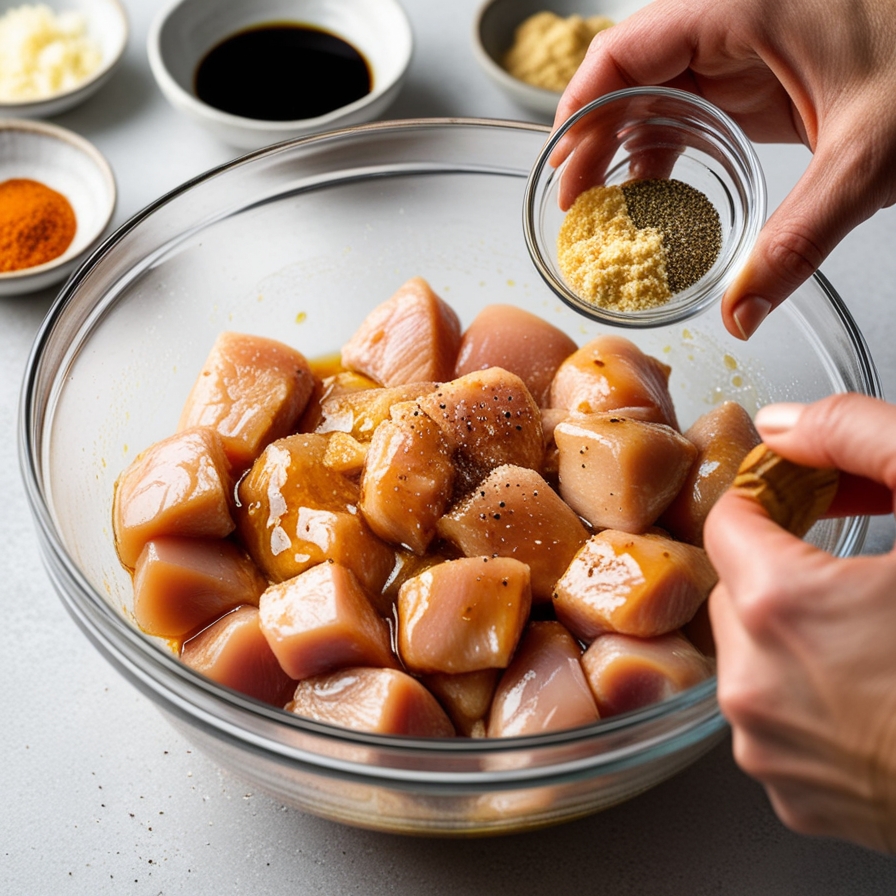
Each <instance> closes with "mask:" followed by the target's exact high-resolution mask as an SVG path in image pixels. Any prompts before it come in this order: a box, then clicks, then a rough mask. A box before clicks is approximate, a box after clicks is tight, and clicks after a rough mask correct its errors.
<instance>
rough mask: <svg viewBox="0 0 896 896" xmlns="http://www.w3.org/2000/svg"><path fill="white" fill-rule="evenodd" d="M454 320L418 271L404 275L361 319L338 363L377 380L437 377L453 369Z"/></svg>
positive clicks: (396, 383) (391, 381)
mask: <svg viewBox="0 0 896 896" xmlns="http://www.w3.org/2000/svg"><path fill="white" fill-rule="evenodd" d="M460 337H461V329H460V320H459V319H458V317H457V314H456V313H455V312H454V310H453V309H452V308H451V307H450V306H449V305H448V304H447V303H446V302H444V301H443V300H442V299H440V298H439V297H438V296H437V295H436V294H435V293H434V292H433V291H432V288H431V287H430V285H429V284H428V283H427V282H426V280H424V279H423V278H422V277H413V278H412V279H410V280H408V281H407V283H405V284H404V285H403V286H402V287H401V288H400V289H399V290H398V291H397V292H396V293H395V294H394V295H393V296H392V297H391V298H390V299H388V300H387V301H385V302H383V303H382V304H381V305H378V306H377V307H376V308H374V309H373V311H371V312H370V314H368V315H367V317H366V318H365V319H364V321H363V323H362V324H361V326H360V328H359V329H358V331H357V332H356V333H355V334H354V335H353V336H352V337H351V339H349V341H348V342H346V343H345V345H343V347H342V363H343V365H344V366H345V367H347V368H348V369H349V370H355V371H357V372H359V373H363V374H364V375H365V376H369V377H370V378H371V379H374V380H376V381H377V382H378V383H380V384H382V385H383V386H399V385H401V384H403V383H414V382H419V381H423V380H432V381H434V382H443V381H444V380H447V379H450V378H451V377H452V375H453V373H454V362H455V360H456V359H457V350H458V348H459V347H460Z"/></svg>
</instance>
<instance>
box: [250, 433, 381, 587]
mask: <svg viewBox="0 0 896 896" xmlns="http://www.w3.org/2000/svg"><path fill="white" fill-rule="evenodd" d="M327 446H328V437H327V436H322V435H317V434H315V433H300V434H297V435H293V436H287V437H286V438H284V439H278V440H277V441H276V442H272V443H271V444H270V445H268V447H267V448H265V450H264V451H263V452H262V453H261V455H260V456H259V458H258V460H256V461H255V463H254V464H253V465H252V468H251V469H250V470H249V472H248V473H247V474H246V476H245V477H244V478H243V479H242V481H241V482H240V484H239V488H238V490H237V492H238V497H239V506H238V507H237V525H238V526H239V532H240V536H241V537H242V539H243V543H244V544H245V545H246V547H247V549H248V551H249V554H250V555H251V557H252V558H253V559H254V560H255V562H256V563H257V564H258V566H259V567H260V568H261V570H262V571H263V572H264V573H265V574H266V575H267V577H268V578H269V579H270V580H271V581H273V582H282V581H283V580H284V579H289V578H291V577H292V576H295V575H298V574H299V573H301V572H304V571H305V570H306V569H309V568H310V567H312V566H315V565H316V564H318V563H321V562H323V561H324V560H333V561H335V562H337V563H341V564H343V565H344V566H347V567H349V569H351V570H352V572H354V573H355V575H357V577H358V578H359V579H360V581H361V583H362V585H363V586H364V587H365V588H366V589H367V590H369V591H371V592H375V591H378V590H379V589H380V588H382V586H383V583H384V582H385V581H386V579H387V578H388V576H389V573H390V572H391V570H392V566H393V565H394V562H395V556H394V551H393V550H392V549H391V548H389V546H388V545H386V544H385V543H384V542H382V541H381V540H380V539H379V538H377V536H376V535H374V534H373V532H371V531H370V528H369V526H368V525H367V523H365V522H364V519H363V517H362V516H361V513H360V511H359V510H358V498H359V491H358V484H357V483H356V482H354V481H352V480H351V479H349V478H348V477H347V476H343V475H342V474H341V473H340V472H338V471H337V470H334V469H332V468H330V467H328V466H326V464H325V463H324V458H325V456H326V452H327Z"/></svg>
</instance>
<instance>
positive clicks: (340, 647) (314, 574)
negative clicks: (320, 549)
mask: <svg viewBox="0 0 896 896" xmlns="http://www.w3.org/2000/svg"><path fill="white" fill-rule="evenodd" d="M258 609H259V613H260V614H261V615H260V620H261V630H262V632H263V633H264V636H265V638H267V640H268V644H270V645H271V650H273V651H274V655H275V656H276V657H277V659H278V660H279V661H280V665H281V666H282V667H283V669H284V671H285V672H286V674H287V675H289V677H290V678H294V679H302V678H309V677H310V676H312V675H319V674H321V673H323V672H330V671H332V670H333V669H339V668H343V667H345V666H384V667H385V666H396V665H397V663H396V661H395V657H394V655H393V653H392V649H391V644H390V635H389V626H388V624H387V623H386V621H385V620H384V619H382V618H381V617H380V616H378V615H377V613H376V611H375V610H374V609H373V606H372V605H371V603H370V601H369V599H368V598H367V595H366V594H365V593H364V589H363V588H362V587H361V584H360V582H359V581H358V579H357V577H356V576H355V575H354V573H352V571H351V570H350V569H347V568H346V567H344V566H340V565H339V564H338V563H320V564H318V565H317V566H315V567H313V568H312V569H309V570H308V571H307V572H303V573H302V574H301V575H298V576H295V578H292V579H287V581H285V582H278V583H277V584H275V585H271V586H270V587H269V588H268V589H267V590H266V591H264V593H263V594H262V595H261V599H260V600H259V602H258Z"/></svg>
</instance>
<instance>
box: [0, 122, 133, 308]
mask: <svg viewBox="0 0 896 896" xmlns="http://www.w3.org/2000/svg"><path fill="white" fill-rule="evenodd" d="M12 178H29V179H31V180H37V181H40V182H41V183H44V184H46V185H47V186H48V187H52V189H54V190H56V191H58V192H59V193H62V195H63V196H65V197H66V199H68V201H69V202H70V203H71V205H72V208H73V209H74V211H75V218H76V221H77V230H76V231H75V236H74V239H73V240H72V243H71V245H70V246H69V247H68V249H66V251H65V252H63V253H62V255H60V256H59V257H58V258H54V259H53V260H52V261H48V262H47V263H46V264H41V265H36V266H35V267H31V268H24V269H23V270H20V271H7V272H0V295H19V294H24V293H30V292H36V291H37V290H39V289H44V288H45V287H47V286H52V285H53V284H55V283H59V282H60V281H61V280H64V279H65V278H66V277H67V276H68V275H69V274H70V273H71V272H72V271H73V270H74V269H75V268H76V267H77V266H78V265H79V264H80V263H81V262H82V261H83V260H84V258H85V257H86V255H87V254H88V252H89V251H90V250H91V249H92V248H93V247H94V246H95V245H96V244H97V243H98V242H99V240H100V238H101V237H102V235H103V232H104V231H105V230H106V227H107V226H108V224H109V221H110V220H111V218H112V213H113V211H114V210H115V202H116V188H115V177H114V175H113V174H112V169H111V168H110V167H109V163H108V162H107V161H106V159H105V158H104V157H103V156H102V154H101V153H100V152H99V150H98V149H96V147H95V146H93V144H91V143H88V141H87V140H85V139H84V138H83V137H79V136H78V135H77V134H74V133H72V132H71V131H69V130H66V129H65V128H61V127H58V126H57V125H52V124H48V123H46V122H41V121H31V120H26V119H2V118H0V183H2V182H3V181H5V180H10V179H12Z"/></svg>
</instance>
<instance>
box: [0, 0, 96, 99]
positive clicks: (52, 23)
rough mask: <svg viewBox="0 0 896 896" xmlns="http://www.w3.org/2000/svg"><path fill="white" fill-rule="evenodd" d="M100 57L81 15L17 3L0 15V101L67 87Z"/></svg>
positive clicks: (37, 96) (86, 74) (33, 96)
mask: <svg viewBox="0 0 896 896" xmlns="http://www.w3.org/2000/svg"><path fill="white" fill-rule="evenodd" d="M101 61H102V54H101V52H100V48H99V47H98V46H97V45H96V44H95V43H94V42H93V41H92V40H90V39H89V37H88V36H87V27H86V23H85V20H84V16H83V15H81V14H80V13H78V12H75V11H69V12H62V13H59V14H58V15H57V14H56V13H55V12H53V10H52V9H50V8H49V7H48V6H45V5H43V4H40V5H36V6H30V5H25V6H18V7H14V8H13V9H10V10H9V11H8V12H7V13H6V14H5V15H3V16H0V102H18V101H21V100H39V99H43V98H45V97H48V96H52V95H53V94H55V93H58V92H60V91H63V90H70V89H71V88H73V87H76V86H77V85H78V84H80V83H81V82H82V81H84V80H85V79H86V78H88V77H89V76H90V75H91V74H93V72H94V71H96V69H97V68H98V66H99V64H100V62H101Z"/></svg>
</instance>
